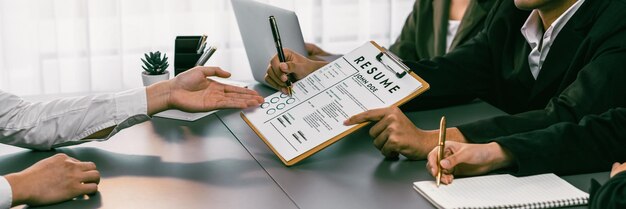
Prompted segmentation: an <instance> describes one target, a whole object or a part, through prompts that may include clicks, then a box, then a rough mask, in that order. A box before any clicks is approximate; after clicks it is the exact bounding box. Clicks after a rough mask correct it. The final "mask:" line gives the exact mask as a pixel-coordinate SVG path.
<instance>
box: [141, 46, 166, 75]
mask: <svg viewBox="0 0 626 209" xmlns="http://www.w3.org/2000/svg"><path fill="white" fill-rule="evenodd" d="M143 55H144V56H145V59H143V58H141V61H142V62H143V66H141V67H142V68H143V69H144V70H145V71H146V72H147V73H148V74H149V75H161V74H163V72H165V70H166V69H167V67H169V66H170V65H169V64H168V63H167V54H165V53H163V57H162V58H161V52H160V51H157V52H150V53H149V54H148V53H146V54H143Z"/></svg>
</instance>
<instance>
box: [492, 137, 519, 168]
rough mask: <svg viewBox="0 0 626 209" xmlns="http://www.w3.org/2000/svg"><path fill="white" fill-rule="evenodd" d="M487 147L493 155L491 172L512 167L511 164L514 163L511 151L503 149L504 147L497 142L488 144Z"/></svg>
mask: <svg viewBox="0 0 626 209" xmlns="http://www.w3.org/2000/svg"><path fill="white" fill-rule="evenodd" d="M487 146H488V147H489V148H488V150H489V153H491V160H490V162H493V163H492V165H493V166H492V169H491V170H496V169H500V168H505V167H509V166H511V163H512V162H513V156H512V154H511V153H510V152H509V151H507V150H506V149H503V148H502V146H500V144H498V143H496V142H490V143H487Z"/></svg>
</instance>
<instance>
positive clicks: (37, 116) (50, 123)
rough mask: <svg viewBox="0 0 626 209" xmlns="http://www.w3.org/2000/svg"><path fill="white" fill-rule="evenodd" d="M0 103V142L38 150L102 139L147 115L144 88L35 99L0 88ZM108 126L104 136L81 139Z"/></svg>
mask: <svg viewBox="0 0 626 209" xmlns="http://www.w3.org/2000/svg"><path fill="white" fill-rule="evenodd" d="M0 107H1V108H0V143H4V144H10V145H14V146H19V147H24V148H30V149H38V150H47V149H51V148H55V147H60V146H67V145H74V144H80V143H84V142H88V141H102V140H106V139H108V138H110V137H111V136H113V135H115V134H116V133H118V132H119V131H120V130H122V129H124V128H128V127H130V126H132V125H135V124H138V123H141V122H144V121H146V120H149V119H150V117H149V116H148V115H147V98H146V90H145V88H138V89H132V90H128V91H124V92H120V93H115V94H102V95H95V96H87V97H76V98H66V99H58V100H53V101H49V102H39V103H30V102H27V101H24V100H23V99H21V98H20V97H18V96H15V95H12V94H9V93H6V92H3V91H0ZM109 127H115V128H114V129H113V131H112V132H111V133H110V134H109V135H108V136H107V137H105V138H102V139H85V138H87V137H88V136H90V135H92V134H94V133H96V132H98V131H100V130H103V129H106V128H109Z"/></svg>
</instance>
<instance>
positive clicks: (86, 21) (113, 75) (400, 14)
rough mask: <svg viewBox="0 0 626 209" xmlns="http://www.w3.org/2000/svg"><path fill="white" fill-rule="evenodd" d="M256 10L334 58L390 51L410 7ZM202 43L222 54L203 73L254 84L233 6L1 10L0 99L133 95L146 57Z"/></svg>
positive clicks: (138, 0)
mask: <svg viewBox="0 0 626 209" xmlns="http://www.w3.org/2000/svg"><path fill="white" fill-rule="evenodd" d="M261 2H265V3H269V4H272V5H275V6H278V7H282V8H285V9H289V10H293V11H296V13H297V14H298V17H299V19H300V24H301V27H302V31H303V35H304V38H305V40H306V41H308V42H313V43H316V44H318V45H320V46H321V47H323V48H324V49H326V50H327V51H330V52H334V53H346V52H348V51H350V50H351V49H354V48H356V47H357V46H359V45H361V44H363V43H365V42H366V41H368V40H375V41H377V42H379V44H381V45H383V46H387V45H389V44H390V43H392V42H393V41H394V40H395V38H396V36H397V35H398V34H399V32H400V30H401V27H402V25H403V24H404V21H405V19H406V16H407V15H408V14H409V12H410V11H411V9H412V4H413V1H412V0H332V1H331V0H262V1H261ZM200 34H207V35H208V37H209V38H208V39H209V42H210V43H212V44H215V45H217V46H218V48H219V51H218V53H216V55H215V56H214V57H212V58H211V60H210V61H209V63H208V65H213V66H220V67H222V68H224V69H226V70H228V71H230V72H232V73H233V78H234V79H237V80H252V74H251V73H250V66H249V65H248V61H247V59H246V57H245V56H246V53H245V50H244V49H243V43H242V41H241V37H240V34H239V30H238V28H237V21H236V20H235V16H234V14H233V12H232V10H231V4H230V1H229V0H0V89H2V90H4V91H8V92H12V93H15V94H18V95H41V94H59V93H76V92H110V91H119V90H122V89H128V88H133V87H138V86H141V76H140V73H141V71H142V69H141V61H140V58H141V57H142V55H143V53H145V52H148V51H157V50H159V51H162V52H165V53H167V54H168V56H170V59H173V51H174V39H175V37H176V36H177V35H200ZM170 66H173V63H170ZM170 68H171V69H172V67H170ZM171 69H170V71H172V70H171Z"/></svg>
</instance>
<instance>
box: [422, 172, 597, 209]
mask: <svg viewBox="0 0 626 209" xmlns="http://www.w3.org/2000/svg"><path fill="white" fill-rule="evenodd" d="M413 188H414V189H415V190H416V191H417V192H419V193H420V194H421V195H422V196H424V197H425V198H426V199H428V201H430V202H431V203H432V204H433V205H435V206H436V207H437V208H445V209H454V208H476V209H479V208H552V207H565V206H575V205H586V204H587V200H588V199H589V194H587V193H585V192H583V191H581V190H580V189H578V188H576V187H574V186H572V185H571V184H569V183H567V182H566V181H565V180H563V179H561V178H559V177H558V176H556V175H554V174H541V175H535V176H526V177H515V176H511V175H509V174H501V175H490V176H480V177H471V178H462V179H455V180H454V181H453V183H452V184H450V185H441V186H439V188H437V186H436V185H435V182H434V181H420V182H414V183H413Z"/></svg>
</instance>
